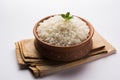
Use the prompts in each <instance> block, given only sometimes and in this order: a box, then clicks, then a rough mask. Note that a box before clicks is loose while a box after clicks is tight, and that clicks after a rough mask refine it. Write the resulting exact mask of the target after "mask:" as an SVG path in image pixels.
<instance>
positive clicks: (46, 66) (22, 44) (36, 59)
mask: <svg viewBox="0 0 120 80" xmlns="http://www.w3.org/2000/svg"><path fill="white" fill-rule="evenodd" d="M92 39H93V48H92V50H91V51H90V53H89V54H88V55H86V56H85V57H84V58H81V59H80V60H76V61H72V62H57V61H51V60H47V59H44V58H42V56H41V55H40V54H41V53H39V52H38V51H37V50H36V49H35V47H34V39H25V40H21V41H18V42H16V43H15V45H16V54H17V60H18V64H19V65H20V68H21V69H24V68H25V69H29V70H30V71H31V72H32V73H33V75H34V76H35V77H42V76H45V75H48V74H51V73H55V72H58V71H61V70H65V69H69V68H72V67H75V66H78V65H81V64H85V63H87V62H91V61H94V60H96V59H100V58H102V57H105V56H108V55H111V54H113V53H115V51H116V50H115V48H114V47H113V46H112V45H110V43H108V42H107V41H106V40H105V39H103V37H101V36H100V34H98V33H97V32H95V33H94V36H93V38H92Z"/></svg>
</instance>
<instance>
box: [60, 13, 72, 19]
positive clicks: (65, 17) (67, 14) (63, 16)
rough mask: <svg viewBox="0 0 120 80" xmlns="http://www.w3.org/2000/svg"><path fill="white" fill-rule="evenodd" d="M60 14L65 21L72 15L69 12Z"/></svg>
mask: <svg viewBox="0 0 120 80" xmlns="http://www.w3.org/2000/svg"><path fill="white" fill-rule="evenodd" d="M61 16H62V18H64V19H65V21H68V20H70V19H72V18H73V16H70V12H67V13H66V14H61Z"/></svg>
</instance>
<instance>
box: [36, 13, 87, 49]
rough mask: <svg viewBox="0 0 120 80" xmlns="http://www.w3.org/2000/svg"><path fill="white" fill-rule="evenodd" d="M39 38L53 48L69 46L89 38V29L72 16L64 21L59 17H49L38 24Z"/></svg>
mask: <svg viewBox="0 0 120 80" xmlns="http://www.w3.org/2000/svg"><path fill="white" fill-rule="evenodd" d="M37 33H38V36H39V38H40V39H41V40H42V41H44V42H47V43H49V44H51V45H54V46H63V47H65V46H71V45H75V44H79V43H81V42H82V41H84V40H85V39H87V37H88V36H89V27H88V26H87V24H86V23H85V22H84V21H82V20H81V19H80V18H78V17H75V16H73V18H72V19H70V20H68V21H65V19H63V18H62V17H61V16H60V15H56V16H54V17H50V18H48V19H47V20H44V21H43V22H40V23H39V26H38V28H37Z"/></svg>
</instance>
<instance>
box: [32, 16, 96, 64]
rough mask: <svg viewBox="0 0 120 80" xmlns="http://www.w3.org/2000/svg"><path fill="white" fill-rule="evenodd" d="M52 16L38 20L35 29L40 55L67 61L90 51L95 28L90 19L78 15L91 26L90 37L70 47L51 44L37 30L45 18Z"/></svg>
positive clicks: (36, 46)
mask: <svg viewBox="0 0 120 80" xmlns="http://www.w3.org/2000/svg"><path fill="white" fill-rule="evenodd" d="M52 16H54V15H52ZM52 16H48V17H45V18H43V19H41V20H40V21H38V22H37V23H36V25H35V26H34V29H33V34H34V36H35V41H34V45H35V48H36V49H37V50H38V51H39V52H40V55H42V56H43V58H47V59H50V60H56V61H65V62H67V61H73V60H77V59H80V58H82V57H84V56H85V55H87V54H88V53H89V51H90V50H91V49H92V36H93V34H94V29H93V27H92V25H91V24H90V23H89V22H88V21H86V20H85V19H83V18H80V17H78V16H77V17H78V18H80V19H82V20H83V21H84V22H86V24H87V25H88V26H89V29H90V32H89V36H88V38H87V39H86V40H84V41H83V42H81V43H79V44H76V45H72V46H69V47H59V46H54V45H50V44H48V43H46V42H44V41H42V40H41V39H40V38H39V37H38V33H37V31H36V30H37V27H38V26H39V23H40V22H43V21H44V20H46V19H48V18H50V17H52Z"/></svg>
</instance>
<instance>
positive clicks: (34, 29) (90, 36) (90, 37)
mask: <svg viewBox="0 0 120 80" xmlns="http://www.w3.org/2000/svg"><path fill="white" fill-rule="evenodd" d="M56 15H60V14H55V15H50V16H47V17H44V18H42V19H40V20H39V21H38V22H37V23H36V24H35V26H34V28H33V34H34V36H35V38H36V39H37V40H38V41H39V42H41V43H42V44H44V45H47V46H49V47H55V48H72V47H77V46H79V45H82V44H85V43H86V42H88V41H89V40H90V39H92V37H93V34H94V28H93V26H92V25H91V24H90V23H89V22H88V21H87V20H85V19H84V18H81V17H79V16H76V15H73V16H75V17H78V18H80V19H81V20H82V21H84V22H85V23H86V24H87V26H88V27H89V29H90V31H89V36H88V37H87V39H85V40H84V41H82V42H81V43H78V44H75V45H71V46H56V45H51V44H49V43H47V42H44V41H43V40H41V39H40V38H39V36H38V34H37V27H38V25H39V23H40V22H43V21H44V20H46V19H48V18H50V17H53V16H56Z"/></svg>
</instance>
